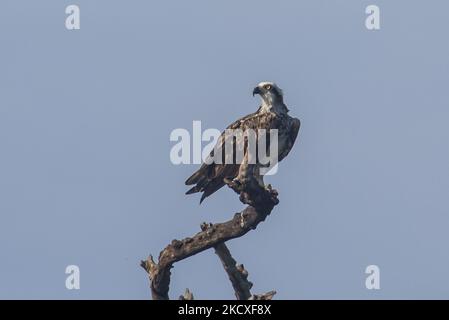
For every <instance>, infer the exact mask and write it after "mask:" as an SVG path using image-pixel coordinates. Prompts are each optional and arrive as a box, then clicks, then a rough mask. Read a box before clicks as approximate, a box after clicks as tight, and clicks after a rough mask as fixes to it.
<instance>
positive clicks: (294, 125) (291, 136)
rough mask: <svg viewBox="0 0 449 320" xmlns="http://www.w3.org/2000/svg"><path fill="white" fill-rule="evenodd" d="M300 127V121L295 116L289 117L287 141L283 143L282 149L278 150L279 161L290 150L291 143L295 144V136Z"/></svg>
mask: <svg viewBox="0 0 449 320" xmlns="http://www.w3.org/2000/svg"><path fill="white" fill-rule="evenodd" d="M300 127H301V121H299V119H297V118H291V121H290V128H289V129H288V137H287V141H286V143H285V146H284V147H283V149H282V150H280V152H279V161H281V160H282V159H284V158H285V157H286V156H287V155H288V153H289V152H290V150H291V149H292V148H293V145H294V144H295V141H296V137H297V136H298V132H299V128H300Z"/></svg>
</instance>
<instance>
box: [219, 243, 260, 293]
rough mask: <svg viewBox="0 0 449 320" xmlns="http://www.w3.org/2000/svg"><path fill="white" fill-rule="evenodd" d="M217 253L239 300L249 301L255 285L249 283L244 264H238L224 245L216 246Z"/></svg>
mask: <svg viewBox="0 0 449 320" xmlns="http://www.w3.org/2000/svg"><path fill="white" fill-rule="evenodd" d="M215 253H216V254H217V255H218V257H219V258H220V261H221V263H222V264H223V267H224V269H225V271H226V273H227V274H228V277H229V280H230V281H231V284H232V287H233V288H234V292H235V297H236V298H237V300H248V299H249V298H250V297H251V291H250V289H251V287H252V286H253V284H252V283H251V282H250V281H248V271H246V270H245V267H244V266H243V264H239V265H238V264H237V262H236V261H235V260H234V258H233V257H232V255H231V252H229V249H228V247H227V246H226V245H225V244H224V243H220V244H218V245H216V246H215Z"/></svg>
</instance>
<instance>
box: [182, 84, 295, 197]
mask: <svg viewBox="0 0 449 320" xmlns="http://www.w3.org/2000/svg"><path fill="white" fill-rule="evenodd" d="M255 95H260V97H261V101H262V103H261V105H260V107H259V109H258V110H257V111H256V112H254V113H251V114H249V115H247V116H245V117H243V118H241V119H239V120H237V121H235V122H234V123H232V124H231V125H229V126H228V127H227V129H233V130H237V129H240V130H242V131H246V130H248V129H252V130H259V129H265V130H266V132H269V131H270V130H271V129H277V134H278V156H277V161H278V162H279V161H281V160H282V159H284V158H285V157H286V156H287V155H288V153H289V152H290V150H291V149H292V147H293V144H294V143H295V140H296V137H297V135H298V131H299V127H300V124H301V122H300V121H299V119H297V118H293V117H291V116H290V115H288V112H289V109H288V108H287V106H286V105H285V104H284V99H283V93H282V90H281V89H280V88H279V87H278V86H277V85H276V84H275V83H273V82H261V83H259V84H258V85H257V86H256V87H255V88H254V90H253V96H255ZM225 131H226V130H225ZM226 139H227V137H226V135H225V132H223V133H222V134H221V136H220V138H219V139H218V141H217V144H216V146H215V148H214V150H217V148H224V145H225V140H226ZM232 143H233V144H234V146H233V148H234V151H235V150H236V149H237V148H243V149H244V150H243V152H244V153H246V152H248V147H247V141H243V140H241V139H240V140H237V139H234V140H233V141H232V142H231V144H232ZM269 143H270V142H269V139H267V142H266V148H267V149H268V148H269ZM236 144H240V145H236ZM214 150H212V152H211V155H210V156H213V155H214ZM257 161H258V160H257ZM217 162H220V161H215V162H212V163H206V162H203V164H202V165H201V167H200V168H199V169H198V170H197V171H196V172H195V173H194V174H193V175H192V176H191V177H190V178H188V179H187V180H186V182H185V184H186V185H194V186H193V187H192V188H191V189H190V190H188V191H187V192H186V194H192V193H196V192H202V193H203V194H202V196H201V200H200V203H201V202H203V200H204V199H205V198H206V197H208V196H210V195H211V194H213V193H214V192H215V191H217V190H219V189H220V188H221V187H223V186H224V185H225V184H226V182H225V181H229V180H235V179H237V177H238V175H239V171H240V166H241V165H242V164H241V163H226V162H224V163H223V161H222V162H221V163H217ZM257 165H258V163H257V162H256V166H257ZM257 172H259V170H257ZM256 178H257V180H258V181H259V183H260V184H261V185H262V186H264V185H263V180H262V176H258V177H256Z"/></svg>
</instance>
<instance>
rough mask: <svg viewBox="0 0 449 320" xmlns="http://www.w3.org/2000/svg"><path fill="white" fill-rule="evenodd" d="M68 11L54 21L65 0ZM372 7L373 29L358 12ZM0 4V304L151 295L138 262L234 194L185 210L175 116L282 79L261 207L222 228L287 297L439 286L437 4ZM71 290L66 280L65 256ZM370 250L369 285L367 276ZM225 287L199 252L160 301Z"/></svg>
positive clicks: (445, 61) (445, 158)
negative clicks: (77, 281) (288, 147)
mask: <svg viewBox="0 0 449 320" xmlns="http://www.w3.org/2000/svg"><path fill="white" fill-rule="evenodd" d="M74 3H75V4H78V5H80V8H81V30H79V31H67V30H66V29H65V26H64V20H65V13H64V10H65V7H66V6H67V5H69V4H74ZM369 4H377V5H378V6H379V7H380V9H381V30H379V31H375V32H372V31H368V30H367V29H366V28H365V26H364V19H365V7H366V6H367V5H369ZM0 7H1V10H0V41H1V50H0V88H1V94H0V254H1V260H0V261H1V266H0V298H63V299H74V298H85V299H91V298H114V299H116V298H124V299H131V298H135V299H147V298H149V289H148V281H147V278H146V274H145V273H144V271H143V270H142V269H141V268H140V267H139V260H140V259H142V258H145V257H146V256H147V255H148V254H149V253H152V254H154V255H155V256H157V255H158V253H159V251H160V250H161V249H162V248H163V247H164V246H165V245H166V244H167V243H169V242H170V241H171V240H172V239H173V238H181V237H185V236H190V235H192V234H194V233H196V232H197V231H199V225H200V223H201V222H203V221H213V222H218V221H223V220H227V219H229V218H230V217H232V215H233V213H235V212H236V211H239V210H240V209H241V208H242V207H243V206H242V205H241V204H240V203H239V202H238V199H237V197H236V196H235V195H234V194H233V193H232V192H231V191H230V190H222V191H220V192H218V193H216V194H215V195H214V196H213V197H211V198H209V199H207V200H206V201H205V202H204V203H203V205H201V206H199V205H198V200H199V198H198V197H196V196H185V195H184V192H185V191H186V187H185V186H184V180H185V178H186V177H188V176H189V175H190V174H191V173H192V172H193V171H194V170H195V169H196V168H197V166H196V165H190V166H174V165H172V164H171V163H170V161H169V151H170V148H171V146H172V145H173V143H171V142H170V141H169V134H170V132H171V131H172V130H173V129H175V128H191V126H192V121H193V120H201V121H202V123H203V126H204V127H205V128H207V127H210V128H218V129H222V128H224V127H225V126H226V125H228V124H229V123H231V122H232V121H234V120H235V119H237V118H238V117H241V116H243V115H245V114H248V113H250V112H253V111H254V110H256V108H257V107H258V101H257V100H256V99H255V98H253V97H252V96H251V91H252V88H253V87H254V85H255V84H256V83H258V82H259V81H262V80H272V81H276V82H277V83H278V85H279V86H280V87H281V88H283V90H284V92H285V100H286V103H287V104H288V106H289V107H290V110H291V114H292V115H294V116H297V117H299V118H300V119H301V120H302V127H301V132H300V137H299V141H297V143H296V145H295V147H294V150H293V151H292V152H291V153H290V155H289V157H288V158H286V159H285V160H284V161H283V162H282V163H281V165H280V168H279V172H278V174H277V175H275V176H272V177H270V178H269V179H268V181H269V182H270V183H272V184H273V186H274V187H275V188H276V189H278V191H279V193H280V201H281V203H280V204H279V206H277V207H276V208H275V210H274V211H273V214H272V216H270V217H269V219H268V220H267V221H266V222H265V223H263V224H262V225H260V227H259V228H258V230H257V231H256V232H251V233H249V234H248V235H247V236H245V237H244V238H241V239H237V240H234V241H231V242H229V247H230V249H231V251H232V253H233V254H234V256H235V258H236V259H237V260H238V261H239V262H241V263H243V264H244V265H245V266H246V268H247V269H248V271H249V278H250V280H251V281H252V282H254V284H255V285H254V290H253V291H254V292H255V293H262V292H266V291H269V290H272V289H275V290H277V291H278V295H277V298H279V299H281V298H283V299H310V298H342V299H345V298H362V299H365V298H367V299H377V298H385V299H389V298H449V276H448V270H449V252H448V249H447V244H448V243H449V234H448V232H447V230H448V228H449V210H448V209H449V200H448V199H449V198H448V192H449V126H448V124H447V122H448V120H449V105H448V100H449V99H448V98H449V90H448V87H447V86H448V83H449V43H448V41H447V31H448V30H449V19H447V12H448V11H449V3H448V2H447V1H443V0H441V1H437V0H434V1H431V3H429V2H428V1H422V0H421V1H405V0H397V1H381V0H377V1H374V0H373V1H360V0H345V1H343V0H340V1H317V0H307V1H305V0H304V1H285V0H284V1H265V0H263V1H262V0H257V1H236V0H234V1H220V2H218V1H206V0H202V1H197V0H193V1H157V2H156V1H143V0H141V1H137V0H136V1H105V0H101V1H100V0H98V1H86V0H79V1H60V0H58V1H57V0H52V1H51V0H47V1H23V0H14V1H13V0H4V1H2V3H1V5H0ZM70 264H76V265H78V266H79V267H80V269H81V290H79V291H68V290H67V289H66V288H65V277H66V275H65V273H64V271H65V267H66V266H67V265H70ZM370 264H376V265H378V266H379V267H380V270H381V290H378V291H368V290H367V289H366V288H365V285H364V284H365V274H364V270H365V268H366V266H367V265H370ZM186 287H189V288H190V289H191V290H192V291H193V293H194V295H195V296H196V297H197V298H233V291H232V287H231V285H230V283H229V281H228V279H227V277H226V274H225V273H224V271H223V270H222V267H221V265H220V262H219V260H218V258H217V257H216V256H215V255H214V253H213V252H212V251H207V252H204V253H202V254H200V255H197V256H195V257H193V258H190V259H188V260H185V261H183V262H180V263H178V264H176V265H175V268H174V269H173V277H172V285H171V291H170V293H171V296H172V297H177V296H178V295H179V294H180V293H182V292H183V291H184V289H185V288H186Z"/></svg>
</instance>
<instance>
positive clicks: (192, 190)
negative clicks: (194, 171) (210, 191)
mask: <svg viewBox="0 0 449 320" xmlns="http://www.w3.org/2000/svg"><path fill="white" fill-rule="evenodd" d="M200 191H201V188H200V187H199V186H194V187H193V188H191V189H189V190H188V191H187V192H186V194H192V193H196V192H200Z"/></svg>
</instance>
